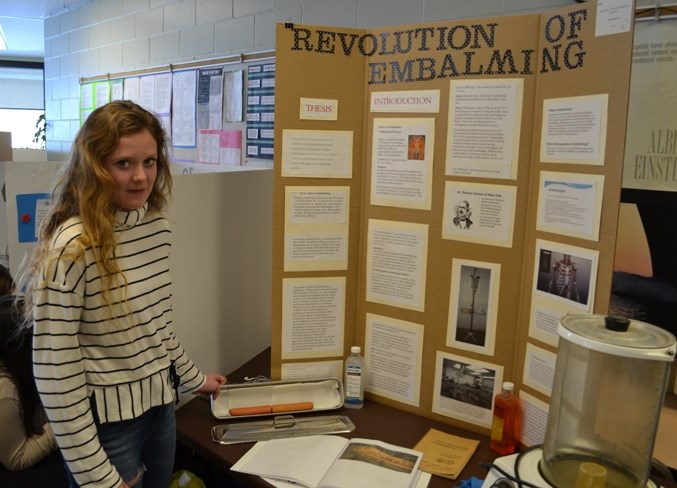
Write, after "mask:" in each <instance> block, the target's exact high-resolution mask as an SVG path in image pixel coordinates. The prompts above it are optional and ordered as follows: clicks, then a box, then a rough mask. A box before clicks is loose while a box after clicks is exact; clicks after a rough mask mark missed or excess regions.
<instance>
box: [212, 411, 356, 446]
mask: <svg viewBox="0 0 677 488" xmlns="http://www.w3.org/2000/svg"><path fill="white" fill-rule="evenodd" d="M353 430H355V424H353V422H352V420H350V419H349V418H348V417H346V416H344V415H327V416H317V417H302V418H295V417H294V416H293V415H278V416H277V417H274V418H272V419H269V420H256V421H247V422H230V423H228V424H220V425H215V426H214V427H212V440H213V441H214V442H216V443H218V444H224V445H225V444H238V443H241V442H256V441H267V440H270V439H279V438H283V437H299V436H305V435H319V434H342V433H347V432H352V431H353Z"/></svg>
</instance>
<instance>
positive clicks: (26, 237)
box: [16, 193, 51, 242]
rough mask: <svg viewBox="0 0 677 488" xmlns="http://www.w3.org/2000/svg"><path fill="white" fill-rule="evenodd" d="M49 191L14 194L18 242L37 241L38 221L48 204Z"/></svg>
mask: <svg viewBox="0 0 677 488" xmlns="http://www.w3.org/2000/svg"><path fill="white" fill-rule="evenodd" d="M50 203H51V202H50V195H49V193H26V194H23V195H17V196H16V214H17V226H18V235H19V242H37V241H38V236H37V235H36V232H37V229H38V223H39V222H41V221H42V219H43V218H44V216H45V214H46V212H47V210H49V206H50Z"/></svg>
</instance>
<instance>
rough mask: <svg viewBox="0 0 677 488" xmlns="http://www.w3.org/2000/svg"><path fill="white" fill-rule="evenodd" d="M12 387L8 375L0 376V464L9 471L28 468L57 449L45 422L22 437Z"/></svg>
mask: <svg viewBox="0 0 677 488" xmlns="http://www.w3.org/2000/svg"><path fill="white" fill-rule="evenodd" d="M21 415H22V414H21V407H20V406H19V398H18V396H17V392H16V387H15V386H14V383H12V380H11V379H9V378H8V377H0V425H2V430H1V431H0V432H1V433H0V463H2V465H3V466H4V467H5V468H7V469H9V470H12V471H18V470H21V469H26V468H30V467H31V466H33V465H35V464H36V463H38V462H39V461H41V460H42V459H44V458H45V457H46V456H47V455H48V454H50V453H51V452H52V451H54V450H55V449H56V448H57V445H56V438H55V437H54V432H52V427H51V426H50V425H49V423H47V424H45V425H44V426H43V429H44V430H43V433H42V434H40V435H35V436H31V437H27V436H26V429H25V427H24V423H23V421H22V417H21Z"/></svg>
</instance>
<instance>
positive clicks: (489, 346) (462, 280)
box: [446, 259, 501, 356]
mask: <svg viewBox="0 0 677 488" xmlns="http://www.w3.org/2000/svg"><path fill="white" fill-rule="evenodd" d="M500 283H501V265H500V264H497V263H484V262H479V261H468V260H463V259H453V260H452V264H451V292H450V293H451V294H450V297H449V321H448V324H447V342H446V345H447V346H448V347H456V348H458V349H465V350H467V351H474V352H479V353H481V354H487V355H489V356H493V354H494V344H495V342H496V319H497V315H498V289H499V285H500Z"/></svg>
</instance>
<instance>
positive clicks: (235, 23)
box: [45, 0, 575, 164]
mask: <svg viewBox="0 0 677 488" xmlns="http://www.w3.org/2000/svg"><path fill="white" fill-rule="evenodd" d="M574 3H575V0H472V1H471V0H178V1H177V0H88V1H84V2H80V3H78V4H76V5H75V6H73V7H71V8H69V9H67V10H65V11H63V12H59V13H56V14H54V15H51V16H49V17H47V18H46V19H45V111H46V116H47V122H48V125H47V151H48V156H47V157H48V159H50V160H65V159H68V153H69V152H70V146H71V142H72V140H73V138H74V136H75V133H76V132H77V130H78V129H79V126H80V122H79V94H80V79H81V78H83V77H84V78H86V77H90V76H99V75H102V74H115V73H121V72H125V71H132V70H138V69H143V68H153V67H160V66H168V65H169V64H177V63H184V62H191V61H201V60H209V59H214V58H220V57H226V56H231V55H238V54H243V53H257V52H266V51H271V50H274V49H275V24H276V23H279V22H294V23H303V24H313V25H327V26H340V27H357V28H369V27H383V26H390V25H401V24H417V23H422V22H435V21H441V20H449V19H460V18H468V17H487V16H496V15H511V14H513V15H514V14H522V13H525V12H538V11H544V10H548V9H551V8H555V7H560V6H563V5H572V4H574ZM242 68H243V65H233V69H242ZM260 162H261V160H259V161H258V163H260ZM249 163H251V164H257V161H249ZM267 164H269V163H267Z"/></svg>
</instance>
